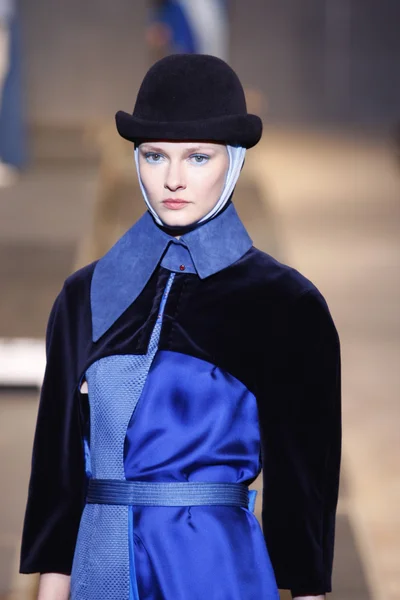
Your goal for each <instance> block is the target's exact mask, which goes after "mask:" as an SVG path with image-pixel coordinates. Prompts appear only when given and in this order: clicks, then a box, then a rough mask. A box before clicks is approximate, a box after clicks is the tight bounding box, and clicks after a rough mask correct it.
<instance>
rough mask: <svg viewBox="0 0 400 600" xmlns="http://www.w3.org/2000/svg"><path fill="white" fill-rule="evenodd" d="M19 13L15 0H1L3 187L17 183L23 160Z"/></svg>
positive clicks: (0, 162) (0, 173) (0, 146)
mask: <svg viewBox="0 0 400 600" xmlns="http://www.w3.org/2000/svg"><path fill="white" fill-rule="evenodd" d="M16 13H17V11H16V3H15V0H0V187H2V186H7V185H11V184H12V183H14V182H15V180H16V177H17V173H18V170H17V169H18V168H19V167H21V166H22V165H23V163H24V149H23V132H22V120H21V117H22V110H21V106H20V100H21V97H20V96H21V95H20V89H19V88H20V72H19V48H18V46H19V40H18V23H17V14H16Z"/></svg>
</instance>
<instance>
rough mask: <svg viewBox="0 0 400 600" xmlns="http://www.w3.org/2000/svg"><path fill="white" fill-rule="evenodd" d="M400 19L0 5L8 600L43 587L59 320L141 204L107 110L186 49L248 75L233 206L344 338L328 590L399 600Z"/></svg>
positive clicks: (195, 5) (154, 4)
mask: <svg viewBox="0 0 400 600" xmlns="http://www.w3.org/2000/svg"><path fill="white" fill-rule="evenodd" d="M399 23H400V2H399V1H398V0H380V1H379V2H378V1H377V0H246V1H244V0H227V1H225V2H224V1H223V0H174V1H172V0H171V1H151V0H135V1H133V0H112V2H111V0H86V1H85V2H82V1H81V0H64V1H63V0H59V1H57V2H54V0H35V2H32V1H29V0H20V2H15V1H13V0H0V286H1V288H0V290H1V291H0V386H1V387H0V480H1V482H2V485H1V489H2V492H1V501H0V504H1V510H0V598H1V600H5V599H8V600H11V599H14V600H17V599H18V600H22V599H24V600H25V599H26V600H28V599H31V598H34V597H35V588H36V583H37V581H36V577H35V576H22V575H18V561H19V544H20V535H21V528H22V519H23V514H24V509H25V502H26V495H27V485H28V477H29V469H30V457H31V447H32V438H33V432H34V426H35V420H36V412H37V406H38V393H39V386H40V382H41V378H42V376H43V368H44V351H43V337H44V332H45V326H46V322H47V317H48V313H49V310H50V308H51V305H52V303H53V300H54V298H55V296H56V294H57V293H58V291H59V289H60V287H61V286H62V283H63V281H64V279H65V277H66V276H67V275H68V274H70V273H71V272H72V271H74V270H76V269H77V268H78V267H80V266H82V265H84V264H86V263H88V262H90V261H92V260H94V259H96V258H98V257H99V256H101V255H102V254H104V252H106V251H107V249H108V248H109V247H110V246H111V245H112V244H113V243H114V241H115V240H116V239H117V238H118V237H119V236H120V235H121V234H122V233H123V232H124V231H125V230H126V229H128V228H129V227H130V225H131V224H132V223H133V222H134V221H135V220H136V219H137V218H138V217H139V216H140V215H141V214H142V213H143V211H144V205H143V203H142V200H141V197H140V193H139V191H138V187H137V183H136V176H135V173H134V164H133V160H132V146H131V145H130V144H129V143H127V142H125V141H123V140H122V139H120V138H119V137H118V135H117V133H116V131H115V127H114V114H115V112H116V111H117V110H118V109H123V110H126V111H129V112H130V111H132V109H133V105H134V100H135V97H136V93H137V89H138V86H139V84H140V82H141V80H142V78H143V76H144V74H145V72H146V70H147V69H148V67H149V66H150V65H151V64H152V63H153V62H154V61H155V60H157V59H158V58H160V57H161V56H164V55H166V54H168V53H171V52H180V51H186V52H193V51H195V52H207V53H210V54H215V55H218V56H221V57H222V58H224V59H225V60H227V61H228V62H229V63H230V64H231V65H232V66H233V68H234V69H235V70H236V71H237V73H238V74H239V77H240V79H241V81H242V82H243V84H244V86H245V88H246V95H247V101H248V109H249V111H250V112H256V113H258V114H260V115H261V116H262V118H263V121H264V126H265V130H264V135H263V139H262V141H261V142H260V144H259V145H258V146H257V147H256V148H255V149H253V150H250V151H249V152H248V154H247V158H246V165H245V168H244V170H243V173H242V177H241V179H240V182H239V184H238V186H237V190H236V192H235V201H236V205H237V207H238V210H239V213H240V215H241V217H242V219H243V221H244V222H245V224H246V226H247V228H248V230H249V232H250V234H251V236H252V238H253V240H254V244H255V245H256V246H258V247H259V248H261V249H262V250H264V251H266V252H269V253H270V254H272V255H274V256H275V257H277V258H278V259H279V260H281V261H283V262H286V263H289V264H290V265H292V266H294V267H296V268H298V269H299V270H300V271H301V272H302V273H304V274H305V275H306V276H307V277H309V278H310V279H311V280H312V281H313V282H314V283H315V284H316V285H317V286H318V287H319V289H320V290H321V292H322V293H323V294H324V295H325V297H326V299H327V301H328V304H329V306H330V309H331V312H332V314H333V317H334V320H335V322H336V325H337V328H338V330H339V334H340V337H341V341H342V360H343V463H342V465H343V466H342V481H341V489H340V500H339V506H338V516H337V529H336V548H335V568H334V580H333V593H332V596H331V597H332V598H333V599H334V600H398V599H400V511H399V506H400V436H399V420H400V393H399V392H400V385H399V384H400V368H399V364H400V339H399V333H400V311H399V307H400V302H399V301H400V280H399V266H400V236H399V233H400V205H399V199H400V197H399V186H400V181H399V175H400V174H399V167H400V129H399V123H400V69H399V62H400V36H399V34H398V31H399ZM259 509H260V506H259V505H258V511H259ZM282 598H287V596H286V595H285V594H284V593H283V594H282ZM260 600H261V599H260Z"/></svg>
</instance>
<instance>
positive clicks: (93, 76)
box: [20, 0, 148, 124]
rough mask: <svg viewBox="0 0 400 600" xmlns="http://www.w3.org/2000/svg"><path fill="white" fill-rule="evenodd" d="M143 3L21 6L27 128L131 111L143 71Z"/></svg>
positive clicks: (98, 0)
mask: <svg viewBox="0 0 400 600" xmlns="http://www.w3.org/2000/svg"><path fill="white" fill-rule="evenodd" d="M147 6H148V2H147V1H146V0H134V1H133V0H35V1H32V0H21V1H20V14H21V24H22V32H23V46H24V71H25V79H26V81H25V89H26V102H25V104H26V106H27V111H28V120H29V121H30V122H34V123H38V122H39V123H42V122H46V123H47V122H50V123H52V122H56V123H61V124H64V123H65V124H68V123H71V122H72V123H74V122H82V121H84V120H86V119H93V118H96V117H98V116H110V115H112V116H113V115H114V113H115V111H116V110H118V109H119V108H121V109H125V110H128V111H131V110H132V109H133V103H134V98H135V94H136V90H137V86H138V85H139V83H140V81H141V78H142V76H143V72H144V71H145V70H146V68H147V66H148V65H147V62H146V61H147V60H148V59H147V52H146V49H145V42H144V25H145V19H146V16H147Z"/></svg>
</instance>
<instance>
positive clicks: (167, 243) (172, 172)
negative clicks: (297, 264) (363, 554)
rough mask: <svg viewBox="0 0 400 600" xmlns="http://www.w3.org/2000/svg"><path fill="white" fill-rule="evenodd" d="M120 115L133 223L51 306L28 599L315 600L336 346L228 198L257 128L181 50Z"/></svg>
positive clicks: (240, 103) (226, 70)
mask: <svg viewBox="0 0 400 600" xmlns="http://www.w3.org/2000/svg"><path fill="white" fill-rule="evenodd" d="M116 121H117V128H118V131H119V133H120V135H122V136H123V137H124V138H126V139H127V140H129V141H130V142H133V144H134V157H135V161H136V166H137V170H138V176H139V182H140V185H141V188H142V192H143V196H144V199H145V202H146V205H147V209H148V210H147V211H146V213H145V214H144V215H143V217H142V218H141V219H140V220H139V221H138V222H137V223H136V224H134V225H133V227H131V229H129V230H128V231H127V233H126V234H125V235H124V236H123V237H122V238H121V239H120V240H119V241H118V242H117V243H116V244H115V246H114V247H113V248H112V249H111V250H110V251H109V252H108V253H107V254H106V255H105V256H104V257H103V258H101V259H100V260H99V261H96V262H95V263H93V264H90V265H89V266H87V267H85V268H83V269H81V270H80V271H78V272H76V273H74V274H73V275H71V276H70V277H69V278H68V279H67V280H66V282H65V284H64V287H63V289H62V291H61V293H60V294H59V296H58V298H57V299H56V301H55V304H54V307H53V309H52V312H51V315H50V319H49V324H48V330H47V368H46V374H45V379H44V383H43V388H42V394H41V401H40V408H39V414H38V421H37V428H36V434H35V442H34V451H33V461H32V474H31V481H30V487H29V498H28V505H27V511H26V516H25V526H24V534H23V544H22V558H21V572H23V573H32V572H40V573H41V574H42V577H41V585H40V592H39V598H40V600H51V599H52V598H57V599H58V600H60V599H63V598H68V597H69V594H70V597H71V598H72V600H278V599H279V593H278V588H282V589H290V590H291V591H292V596H293V597H295V598H308V597H317V598H322V597H323V595H324V594H325V593H326V592H329V591H330V590H331V574H332V561H333V549H334V527H335V512H336V504H337V497H338V485H339V467H340V448H341V403H340V348H339V340H338V335H337V332H336V329H335V326H334V323H333V321H332V318H331V316H330V313H329V310H328V307H327V305H326V302H325V300H324V298H323V297H322V295H321V294H320V292H319V291H318V290H317V288H316V287H315V286H314V285H313V284H312V283H311V282H310V281H309V280H308V279H306V278H305V277H304V276H303V275H301V274H300V273H299V272H298V271H296V270H295V269H293V268H291V267H288V266H286V265H283V264H281V263H279V262H278V261H276V260H275V259H274V258H272V257H271V256H269V255H268V254H265V253H263V252H261V251H260V250H257V249H256V248H254V247H253V245H252V242H251V239H250V237H249V235H248V234H247V232H246V230H245V228H244V226H243V224H242V223H241V221H240V219H239V217H238V215H237V213H236V211H235V208H234V205H233V203H232V194H233V190H234V187H235V184H236V181H237V179H238V177H239V175H240V171H241V169H242V166H243V162H244V158H245V152H246V149H248V148H251V147H253V146H255V145H256V144H257V142H258V141H259V139H260V137H261V133H262V124H261V120H260V119H259V117H257V116H255V115H250V114H248V113H247V110H246V103H245V98H244V93H243V88H242V85H241V83H240V81H239V79H238V77H237V75H236V74H235V72H234V71H233V70H232V69H231V68H230V67H229V66H228V65H227V64H226V63H225V62H223V61H222V60H220V59H218V58H216V57H212V56H208V55H196V54H192V55H185V54H180V55H172V56H168V57H167V58H164V59H162V60H161V61H159V62H157V63H156V64H155V65H153V67H152V68H151V69H150V70H149V71H148V73H147V74H146V76H145V78H144V80H143V83H142V85H141V88H140V90H139V93H138V97H137V100H136V105H135V109H134V111H133V114H127V113H124V112H121V111H120V112H118V113H117V115H116ZM86 386H87V391H88V394H84V393H83V390H84V388H85V387H86ZM261 468H262V469H263V510H262V519H263V523H262V525H263V532H262V530H261V527H260V525H259V524H258V521H257V519H256V517H255V515H254V514H253V511H252V508H253V505H254V493H253V492H249V490H248V486H249V485H250V484H251V483H252V482H253V481H254V480H255V478H256V477H257V475H258V474H259V473H260V470H261ZM70 575H71V577H70ZM57 594H58V595H57Z"/></svg>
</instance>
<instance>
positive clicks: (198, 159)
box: [189, 154, 210, 165]
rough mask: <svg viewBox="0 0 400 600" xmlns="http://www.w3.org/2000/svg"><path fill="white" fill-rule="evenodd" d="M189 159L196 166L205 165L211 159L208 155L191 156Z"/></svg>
mask: <svg viewBox="0 0 400 600" xmlns="http://www.w3.org/2000/svg"><path fill="white" fill-rule="evenodd" d="M189 159H190V161H191V162H192V163H193V164H195V165H204V164H205V163H206V162H208V161H209V160H210V157H209V156H208V155H207V154H191V155H190V156H189Z"/></svg>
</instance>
